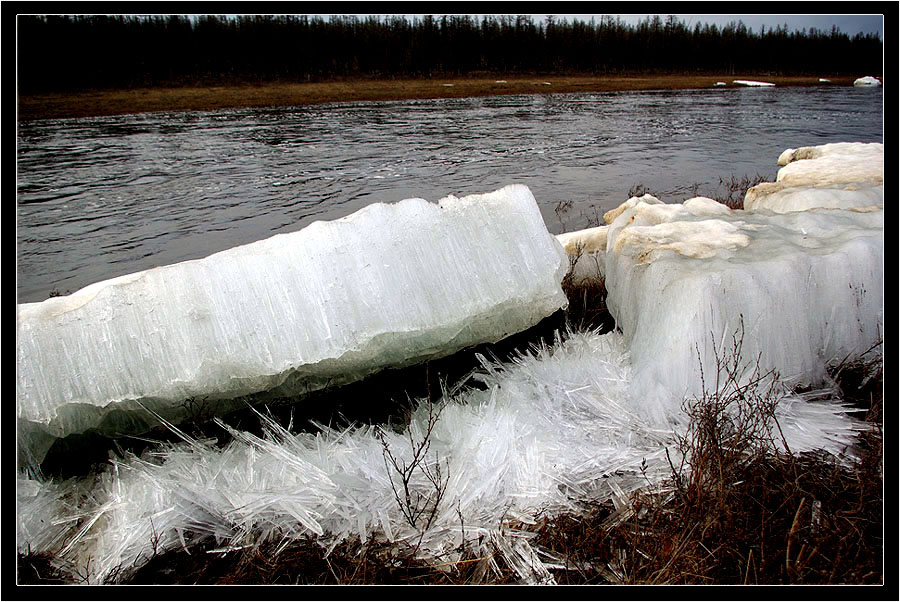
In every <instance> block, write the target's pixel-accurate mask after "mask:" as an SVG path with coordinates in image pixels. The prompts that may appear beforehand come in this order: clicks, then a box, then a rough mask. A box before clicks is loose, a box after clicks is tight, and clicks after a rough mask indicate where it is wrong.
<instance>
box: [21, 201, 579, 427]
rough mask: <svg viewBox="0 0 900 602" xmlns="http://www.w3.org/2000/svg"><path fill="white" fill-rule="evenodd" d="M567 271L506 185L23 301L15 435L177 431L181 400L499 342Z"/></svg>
mask: <svg viewBox="0 0 900 602" xmlns="http://www.w3.org/2000/svg"><path fill="white" fill-rule="evenodd" d="M567 267H568V263H567V259H566V255H565V252H564V251H563V250H562V248H561V247H560V245H559V243H558V242H557V241H556V239H555V238H554V237H553V236H552V235H551V234H550V233H549V232H548V231H547V228H546V227H545V225H544V222H543V219H542V217H541V214H540V211H539V209H538V207H537V204H536V202H535V200H534V197H533V196H532V194H531V192H530V190H529V189H528V188H527V187H525V186H521V185H513V186H507V187H506V188H503V189H501V190H498V191H496V192H493V193H489V194H484V195H472V196H468V197H465V198H455V197H452V196H450V197H447V198H445V199H442V200H441V201H439V202H438V203H431V202H428V201H425V200H423V199H408V200H404V201H401V202H398V203H392V204H384V203H377V204H373V205H370V206H368V207H366V208H364V209H362V210H360V211H358V212H356V213H354V214H353V215H350V216H348V217H345V218H342V219H338V220H334V221H330V222H316V223H313V224H311V225H309V226H308V227H306V228H304V229H303V230H301V231H298V232H295V233H290V234H279V235H276V236H273V237H271V238H268V239H266V240H262V241H259V242H256V243H253V244H249V245H245V246H241V247H236V248H233V249H230V250H227V251H223V252H221V253H216V254H214V255H210V256H209V257H206V258H204V259H200V260H195V261H186V262H183V263H178V264H174V265H169V266H164V267H159V268H154V269H151V270H146V271H143V272H138V273H135V274H131V275H128V276H124V277H121V278H115V279H112V280H108V281H104V282H99V283H97V284H93V285H91V286H88V287H86V288H84V289H81V290H79V291H77V292H75V293H72V294H71V295H68V296H65V297H57V298H51V299H49V300H47V301H44V302H41V303H30V304H22V305H19V307H18V314H17V315H18V324H17V326H18V341H17V358H16V360H17V368H18V369H17V373H16V394H17V404H18V417H19V420H20V426H21V425H22V424H23V423H24V424H26V425H31V426H34V425H38V426H40V428H41V429H43V430H44V431H46V432H49V433H50V434H52V435H54V436H64V435H66V434H69V433H73V432H79V431H83V430H84V429H87V428H91V427H97V428H100V429H101V430H103V431H104V432H116V431H127V430H131V429H135V428H139V427H140V426H141V425H140V424H129V423H128V421H129V420H133V421H135V423H141V421H145V420H146V419H147V414H146V412H144V411H143V410H142V409H141V408H139V407H138V406H137V405H136V402H140V403H142V404H143V405H144V406H146V407H148V408H150V409H152V410H154V411H156V412H159V413H160V414H162V415H163V416H165V417H167V418H170V419H173V420H177V419H178V417H179V415H180V414H179V412H182V411H183V409H182V408H181V406H182V405H183V402H184V400H186V399H189V398H190V399H194V400H205V402H206V403H211V402H216V401H217V400H226V401H227V400H232V399H234V398H237V397H239V396H242V395H245V394H250V393H256V392H260V391H274V392H278V393H291V392H296V391H307V390H311V389H315V388H318V387H321V386H325V385H326V384H328V383H331V384H336V383H341V382H349V381H353V380H356V379H360V378H362V377H364V376H366V375H368V374H371V373H373V372H375V371H377V370H379V369H381V368H385V367H388V366H392V367H396V366H404V365H410V364H413V363H416V362H420V361H424V360H427V359H430V358H435V357H439V356H443V355H447V354H450V353H453V352H455V351H458V350H460V349H462V348H465V347H467V346H471V345H474V344H478V343H483V342H493V341H497V340H499V339H502V338H503V337H505V336H507V335H510V334H512V333H515V332H518V331H521V330H524V329H526V328H528V327H530V326H532V325H534V324H536V323H537V322H538V321H540V320H541V319H542V318H544V317H546V316H548V315H550V314H552V313H553V312H554V311H556V310H557V309H559V308H561V307H564V306H565V304H566V299H565V296H564V294H563V292H562V290H561V288H560V281H561V280H562V278H563V276H564V275H565V272H566V269H567ZM223 407H227V403H226V404H225V405H223V406H220V408H219V409H221V408H223ZM113 408H118V409H124V410H128V412H126V414H127V415H128V416H129V418H127V419H126V418H124V417H123V414H122V413H118V412H117V413H116V415H117V416H118V418H115V419H111V418H110V417H109V416H108V414H109V412H110V411H111V410H112V409H113ZM25 430H28V429H25Z"/></svg>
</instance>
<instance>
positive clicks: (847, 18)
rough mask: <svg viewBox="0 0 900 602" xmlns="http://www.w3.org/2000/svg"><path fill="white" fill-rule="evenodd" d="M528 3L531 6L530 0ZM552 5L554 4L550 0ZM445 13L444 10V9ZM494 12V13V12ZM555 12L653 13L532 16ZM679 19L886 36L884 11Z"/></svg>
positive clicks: (628, 18)
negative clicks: (862, 13)
mask: <svg viewBox="0 0 900 602" xmlns="http://www.w3.org/2000/svg"><path fill="white" fill-rule="evenodd" d="M761 4H762V5H763V6H765V5H766V4H772V5H774V6H779V4H777V3H774V2H773V3H769V2H763V3H761ZM525 6H528V4H526V5H525ZM547 6H548V8H552V7H553V4H547ZM528 8H532V9H533V8H534V7H533V6H528ZM440 14H442V13H440ZM447 14H453V13H452V11H449V12H448V13H447ZM491 14H493V13H491ZM497 14H505V13H497ZM549 14H552V15H554V16H555V17H557V18H566V19H570V20H571V19H579V20H581V21H590V20H591V17H593V18H594V19H596V21H597V22H599V21H600V17H602V16H613V17H621V18H622V21H624V22H626V23H628V24H636V23H637V22H638V21H639V20H641V19H645V18H647V17H648V16H649V15H645V14H613V15H599V14H593V15H590V14H581V15H575V14H555V13H553V12H552V11H548V12H547V13H544V14H532V15H531V16H532V18H534V19H535V20H536V21H543V20H544V19H545V18H546V16H547V15H549ZM403 16H405V17H407V18H409V19H412V18H413V17H419V18H421V17H423V16H424V15H403ZM473 16H475V17H478V18H480V17H481V16H482V15H473ZM660 16H661V17H663V18H665V17H666V16H667V15H666V14H660ZM675 16H676V17H677V18H678V20H679V21H682V22H684V23H686V24H688V25H689V26H690V27H693V26H694V25H695V24H696V23H698V22H700V23H709V24H710V25H712V24H715V25H716V26H717V27H722V26H723V25H727V24H728V23H730V22H731V21H742V22H743V23H744V25H746V26H747V27H748V28H750V29H752V30H753V32H754V33H759V32H760V30H761V28H762V26H763V25H765V27H766V29H770V28H775V27H777V26H779V25H787V27H788V29H789V30H792V31H793V30H803V29H809V28H811V27H815V28H816V29H822V30H825V31H831V27H832V25H837V26H838V28H840V30H841V31H842V32H843V33H845V34H847V35H849V36H854V35H856V34H857V33H877V34H878V35H879V36H880V37H881V38H882V39H884V15H880V14H879V15H856V14H838V15H777V14H753V15H691V14H687V15H678V14H676V15H675Z"/></svg>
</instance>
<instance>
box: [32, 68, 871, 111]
mask: <svg viewBox="0 0 900 602" xmlns="http://www.w3.org/2000/svg"><path fill="white" fill-rule="evenodd" d="M820 77H821V78H825V79H827V80H829V82H830V83H823V82H820V81H819V79H820ZM742 79H743V80H754V81H764V82H770V83H774V84H775V85H776V86H822V85H832V86H849V85H852V84H853V81H854V79H855V78H853V77H850V76H833V77H832V76H829V75H827V74H826V75H822V76H771V77H769V76H753V75H743V74H740V73H738V74H735V75H646V76H645V75H633V76H628V75H624V76H596V77H595V76H552V75H550V76H547V75H535V76H527V77H525V76H521V75H517V76H509V77H504V76H491V77H477V78H476V77H461V78H432V79H359V80H339V81H327V82H310V83H265V84H259V85H251V84H248V85H229V86H195V87H170V88H134V89H127V90H91V91H84V92H73V93H48V94H24V95H20V96H19V99H18V119H19V120H20V121H24V120H32V119H59V118H68V117H102V116H107V115H124V114H131V113H147V112H154V111H207V110H214V109H238V108H254V107H279V106H297V105H310V104H319V103H326V102H355V101H378V100H406V99H423V98H460V97H472V96H499V95H507V94H548V93H569V92H623V91H641V90H689V89H704V88H711V87H714V86H715V85H716V83H717V82H724V83H725V84H726V85H727V87H741V86H738V85H737V84H734V83H733V82H734V81H735V80H742Z"/></svg>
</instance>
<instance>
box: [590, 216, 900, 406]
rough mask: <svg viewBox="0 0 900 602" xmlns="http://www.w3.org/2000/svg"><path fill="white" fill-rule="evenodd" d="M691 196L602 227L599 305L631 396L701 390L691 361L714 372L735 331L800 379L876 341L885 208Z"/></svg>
mask: <svg viewBox="0 0 900 602" xmlns="http://www.w3.org/2000/svg"><path fill="white" fill-rule="evenodd" d="M696 203H697V199H691V200H688V201H686V202H685V203H684V204H675V205H655V204H646V203H638V204H636V205H634V206H632V207H630V208H629V209H627V210H626V211H624V212H623V213H622V214H621V215H619V217H617V218H616V219H615V220H614V221H613V223H612V224H610V226H609V230H608V234H607V238H608V242H607V251H606V256H605V261H606V264H605V276H606V286H607V290H608V291H609V296H608V298H607V304H608V307H609V308H610V311H611V312H612V314H613V316H614V317H615V319H616V323H617V325H618V326H619V328H621V329H622V332H623V334H624V335H625V338H626V340H627V341H628V346H629V349H630V351H631V356H632V362H633V365H634V368H635V378H634V380H633V392H632V393H633V397H634V399H635V400H636V402H640V403H651V402H650V401H649V400H652V399H663V398H671V397H675V398H681V397H683V396H690V395H697V394H699V393H700V390H701V386H702V379H701V378H700V373H699V370H698V364H702V366H703V368H704V370H705V374H706V377H707V379H711V378H714V375H715V362H714V358H715V356H716V354H717V353H719V354H720V355H721V353H722V351H723V348H724V347H725V346H726V344H727V343H729V341H730V337H731V336H732V335H733V334H734V333H736V332H738V331H739V330H743V333H744V334H743V352H744V357H745V358H747V359H749V360H753V359H755V358H756V357H760V361H761V368H762V369H763V370H769V369H772V370H776V371H777V372H778V373H779V374H780V375H781V376H782V377H783V378H786V379H790V380H792V381H793V382H794V383H797V384H806V385H815V384H820V383H821V382H822V381H823V380H824V379H825V373H826V368H827V367H828V366H833V365H836V364H838V363H839V362H841V361H842V360H844V359H845V358H847V357H854V356H855V355H859V354H862V353H863V352H865V351H866V350H867V349H869V348H870V347H871V346H872V345H874V344H876V343H877V342H878V341H879V340H880V337H881V336H882V334H883V332H884V310H883V281H884V210H883V209H882V208H880V207H874V208H871V209H870V210H867V211H851V210H838V209H812V210H808V211H792V212H789V213H784V214H775V213H772V212H750V211H740V210H738V211H732V210H729V209H727V208H725V207H724V206H721V205H720V206H719V207H718V208H716V209H715V210H714V211H711V212H707V211H706V210H705V207H706V206H707V202H706V200H702V201H701V202H700V204H699V205H697V204H696ZM692 206H693V207H692Z"/></svg>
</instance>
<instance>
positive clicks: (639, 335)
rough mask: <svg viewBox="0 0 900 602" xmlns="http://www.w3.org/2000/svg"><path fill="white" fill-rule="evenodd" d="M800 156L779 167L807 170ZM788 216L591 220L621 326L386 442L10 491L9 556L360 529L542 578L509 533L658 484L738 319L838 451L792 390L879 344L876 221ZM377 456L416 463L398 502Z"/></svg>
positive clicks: (793, 418)
mask: <svg viewBox="0 0 900 602" xmlns="http://www.w3.org/2000/svg"><path fill="white" fill-rule="evenodd" d="M879 146H880V145H879ZM856 148H857V147H847V148H846V149H845V150H846V151H847V153H849V154H850V155H852V154H853V153H854V152H855V149H856ZM868 150H872V149H868ZM868 150H867V152H868ZM803 154H804V153H795V155H796V159H795V160H796V161H800V162H803V161H810V162H813V161H817V160H820V158H813V157H812V155H814V154H816V153H815V152H812V151H810V152H808V153H806V154H808V155H810V158H806V159H803V158H800V157H801V156H802V155H803ZM845 154H846V153H845ZM870 161H871V159H870ZM876 162H877V161H876ZM819 165H820V166H826V167H825V168H826V169H827V170H828V171H829V173H832V172H831V171H830V170H831V169H832V167H831V166H833V165H834V164H833V163H821V164H819ZM807 167H809V166H807ZM832 175H834V176H835V177H834V178H831V179H830V180H829V181H832V182H834V181H836V180H839V179H840V178H839V177H838V175H836V174H832ZM866 181H867V182H868V183H869V184H873V182H872V181H871V178H870V179H869V180H866ZM838 185H840V184H838ZM845 189H846V188H842V190H845ZM851 196H852V195H851ZM870 201H871V199H870V198H867V199H866V203H870ZM803 204H804V203H801V202H799V201H798V207H797V208H802V209H803V210H802V211H790V209H791V207H789V206H781V209H784V210H785V212H781V213H776V212H775V211H773V210H771V209H767V208H760V209H757V210H754V211H748V210H742V211H733V210H730V209H728V208H726V207H724V206H722V205H719V204H717V203H715V202H714V201H711V200H709V199H703V198H697V199H691V200H689V201H687V202H685V203H683V204H673V205H666V204H662V203H659V201H657V200H656V199H654V198H652V197H642V198H633V199H630V200H629V201H627V202H626V203H624V204H623V205H622V206H621V207H619V208H618V209H617V210H615V211H613V212H610V213H609V214H608V215H607V221H608V224H607V225H606V226H603V227H601V228H598V229H592V230H591V231H587V232H580V233H571V234H567V235H562V236H560V237H559V243H560V245H561V246H562V247H564V248H566V249H567V250H568V251H569V252H570V253H572V254H579V253H580V260H579V264H581V262H585V263H583V264H581V267H580V268H578V265H576V268H578V269H580V270H581V272H580V274H581V277H582V278H591V277H596V276H597V275H598V274H599V275H600V277H603V278H605V281H606V285H607V288H608V290H609V297H608V302H609V306H610V309H611V311H612V313H613V315H614V317H615V318H616V320H617V325H618V328H619V329H620V331H621V332H611V333H607V334H598V333H591V332H574V333H561V334H560V336H559V338H558V340H557V341H556V343H555V344H553V345H547V346H544V347H542V348H540V349H537V350H534V351H533V352H532V353H529V354H526V355H523V356H522V357H520V358H519V359H518V360H516V361H513V362H510V363H507V364H497V363H493V362H488V361H485V363H484V369H483V372H482V374H481V375H480V376H478V377H476V378H477V379H478V380H480V381H481V386H479V387H475V386H471V384H472V383H465V382H464V383H461V384H460V387H458V388H457V389H455V390H454V393H452V394H448V395H446V396H445V398H444V400H443V401H442V402H441V404H440V405H439V406H438V407H437V408H435V406H433V405H432V404H431V403H429V402H428V401H427V400H424V399H423V400H420V401H419V403H418V405H417V410H416V411H415V412H414V413H413V415H412V417H411V419H410V422H409V424H408V425H401V426H400V427H399V428H397V429H391V428H387V427H378V426H362V425H361V426H358V427H356V428H351V429H349V430H346V431H340V432H338V431H334V430H331V429H328V428H325V429H323V430H322V431H321V432H319V433H317V434H310V433H301V434H292V433H289V432H287V431H286V430H285V429H284V428H283V427H282V426H280V425H277V424H273V423H270V424H268V427H267V429H268V432H269V436H267V437H263V438H260V437H257V436H255V435H251V434H249V433H244V432H241V431H238V430H236V429H233V428H231V427H228V426H226V425H224V424H223V429H225V430H227V431H229V432H230V434H231V436H232V442H231V443H229V444H228V445H227V446H226V447H225V448H224V449H219V448H216V447H215V446H214V445H212V444H211V443H210V442H206V441H198V440H188V441H186V442H185V443H182V444H177V445H171V446H163V447H160V448H158V449H154V450H152V451H151V452H150V453H148V454H146V455H144V456H143V457H141V458H136V457H124V458H120V459H117V460H115V461H114V462H113V463H112V464H111V465H110V467H109V468H108V469H107V470H106V471H104V472H102V473H101V474H98V475H92V476H89V477H85V478H84V479H81V480H77V481H74V482H68V483H66V484H65V485H63V484H59V483H52V482H51V483H40V484H39V483H37V482H36V481H28V480H25V479H20V482H19V491H18V501H19V517H20V522H19V546H20V550H22V549H23V546H25V545H30V546H31V549H32V550H38V551H48V552H50V553H53V554H55V555H56V556H57V558H58V559H60V562H62V563H70V564H69V565H68V566H74V567H76V569H77V570H80V571H82V572H83V573H84V572H86V573H89V574H90V577H91V579H92V580H96V581H99V580H103V579H104V578H106V577H108V576H110V575H112V574H114V572H115V571H116V569H117V568H118V567H120V566H126V567H133V566H139V565H140V564H141V563H142V562H143V561H144V560H145V559H146V558H147V557H149V556H150V555H151V554H152V553H153V546H156V547H157V549H158V550H166V549H174V548H178V547H182V546H183V547H186V548H187V549H191V548H192V546H193V545H195V544H196V543H198V542H200V541H210V540H213V541H214V542H215V545H218V546H221V547H240V546H246V547H248V548H252V547H253V546H255V545H258V544H259V543H260V542H262V541H266V540H270V541H273V540H274V541H282V540H284V541H290V540H292V539H295V538H299V537H302V536H304V535H305V534H314V535H317V536H318V537H319V538H320V540H321V542H322V543H323V544H324V545H326V546H327V545H330V544H333V543H335V542H337V541H340V540H341V539H342V538H345V537H360V538H362V539H366V538H367V537H368V536H369V535H371V534H374V535H375V536H376V537H378V538H380V539H385V540H391V541H402V542H408V543H410V544H411V545H417V544H419V546H418V549H419V553H420V555H421V556H423V557H426V558H435V557H438V556H441V555H444V556H443V557H444V559H445V560H447V559H448V558H449V560H450V561H452V558H453V554H454V553H455V552H454V550H456V549H457V547H458V546H459V544H460V543H461V542H462V541H463V539H464V538H465V539H466V540H467V541H468V542H469V544H470V545H471V546H474V547H477V546H481V551H483V552H484V554H485V557H489V556H490V554H491V553H494V552H496V553H499V554H500V555H501V556H502V557H503V558H504V559H505V560H506V562H508V563H509V565H510V566H513V567H518V570H519V574H520V576H521V578H522V579H523V580H525V581H528V580H531V581H535V580H537V581H544V582H550V581H551V578H550V575H549V573H548V572H547V570H546V568H545V567H543V564H542V563H541V560H540V559H539V558H538V556H537V555H536V552H535V550H533V549H532V548H531V546H530V544H529V540H528V536H527V534H526V533H525V532H524V531H522V530H520V529H519V528H518V527H516V525H517V524H518V525H522V524H528V523H529V522H530V521H533V520H534V518H535V516H537V514H538V513H542V512H544V513H547V512H549V513H553V512H563V511H571V510H577V505H578V503H579V502H582V501H589V500H593V501H597V500H605V499H613V500H614V501H616V503H617V504H619V505H622V504H623V503H624V501H625V500H626V499H627V496H628V493H629V492H630V491H633V490H634V489H636V488H638V487H641V486H646V485H647V484H648V483H658V482H660V481H661V480H662V479H663V478H665V477H666V476H668V475H669V474H670V473H669V470H670V467H669V463H668V459H667V457H666V454H667V453H668V454H669V455H670V457H672V455H673V454H676V453H677V450H676V449H675V448H676V446H675V443H676V441H677V439H678V437H679V435H680V434H682V433H683V432H684V429H685V428H686V416H685V415H684V413H683V411H682V406H681V403H682V401H683V400H684V399H685V397H686V396H687V397H689V396H692V395H698V394H702V393H703V392H704V388H707V389H708V388H709V387H711V386H713V384H712V383H714V382H715V378H714V373H715V371H716V367H717V365H716V362H715V358H716V357H717V356H722V355H727V353H728V352H729V351H730V346H731V343H732V338H731V337H732V336H733V335H736V333H739V332H740V328H741V327H743V330H742V332H743V335H742V338H741V340H742V344H743V348H742V353H743V354H744V356H743V357H744V359H745V360H746V361H748V362H749V363H750V364H753V362H754V360H755V359H756V358H757V357H759V358H760V362H761V364H760V366H761V368H762V369H763V371H765V370H767V369H769V368H771V369H773V370H777V371H778V372H779V373H780V375H781V377H783V378H786V379H787V382H786V383H781V384H779V383H775V384H776V385H777V386H775V388H774V389H773V394H774V395H775V396H776V400H777V406H776V410H775V415H776V417H777V419H778V428H779V429H780V432H781V433H783V436H784V439H783V440H782V439H780V438H779V439H778V441H779V442H780V444H786V445H787V446H788V447H789V448H790V449H791V451H792V452H800V451H803V450H813V449H823V450H826V451H828V452H830V453H833V454H835V455H838V456H840V455H842V454H844V453H845V452H846V448H847V447H848V446H849V445H850V444H851V443H852V441H853V437H854V435H855V434H856V433H857V432H858V431H859V430H860V429H861V428H863V425H862V424H861V423H859V422H857V421H855V420H853V419H851V418H849V417H847V416H846V415H845V413H844V412H845V410H846V408H845V406H844V405H843V403H842V402H841V400H840V399H837V398H835V397H834V396H833V395H828V393H827V391H826V393H821V394H819V395H818V396H819V397H820V399H819V400H817V401H814V402H813V401H810V400H809V398H808V397H804V396H801V395H797V394H795V393H792V392H791V390H790V388H789V387H788V386H786V385H794V384H806V385H809V386H813V387H822V386H825V387H827V385H828V382H827V378H826V375H825V372H826V368H827V367H829V366H830V365H833V364H835V363H837V362H840V361H842V360H844V359H845V358H848V357H853V356H854V354H856V355H859V354H862V353H864V352H865V351H867V350H868V349H869V348H870V347H871V346H872V345H876V346H877V344H878V342H879V340H880V337H881V335H882V333H883V323H884V317H883V208H882V207H881V206H879V205H878V204H877V203H876V204H874V205H872V204H867V205H864V206H861V205H860V204H859V200H858V199H850V200H849V201H848V202H847V207H849V208H844V207H832V208H821V207H817V208H811V209H810V208H807V207H805V206H803V207H799V205H803ZM861 207H864V208H863V209H861ZM541 236H543V234H542V235H541ZM521 242H522V243H523V244H531V242H532V241H529V240H524V241H521ZM512 247H515V245H512ZM589 268H593V270H594V271H593V272H592V271H591V269H589ZM598 268H599V271H598V270H597V269H598ZM701 366H702V367H703V374H705V382H704V379H701V377H700V375H701V371H700V367H701ZM740 377H741V378H744V379H749V378H751V377H752V374H750V373H744V374H741V375H740ZM767 384H769V383H768V382H767ZM438 410H439V413H438ZM770 427H773V428H774V425H770ZM425 440H427V441H428V442H429V446H428V448H427V453H425V454H424V455H421V456H417V455H416V450H417V449H419V447H418V446H419V444H420V442H422V441H425ZM389 457H393V458H395V459H397V460H398V463H399V465H400V466H408V467H411V468H412V470H410V472H409V473H408V478H407V479H406V480H405V481H404V482H405V483H406V484H407V485H408V486H409V488H410V491H411V492H412V494H413V495H412V497H411V498H407V502H406V506H405V507H404V502H403V499H402V498H398V497H397V495H396V494H397V492H398V487H402V483H401V480H402V478H401V477H402V475H400V474H399V473H398V471H397V470H396V467H397V466H398V464H394V465H393V466H394V468H392V467H391V466H392V465H391V463H390V462H388V461H387V459H388V458H389ZM417 458H418V459H417ZM688 460H689V459H688ZM674 461H675V463H676V464H677V463H678V458H677V457H675V458H674ZM409 500H412V501H411V502H410V501H409ZM409 504H414V505H416V508H411V506H410V505H409ZM410 510H421V512H420V513H418V514H416V513H415V512H412V513H411V512H410ZM411 515H413V516H414V518H413V520H410V516H411ZM448 555H449V556H448ZM89 560H90V562H89Z"/></svg>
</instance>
